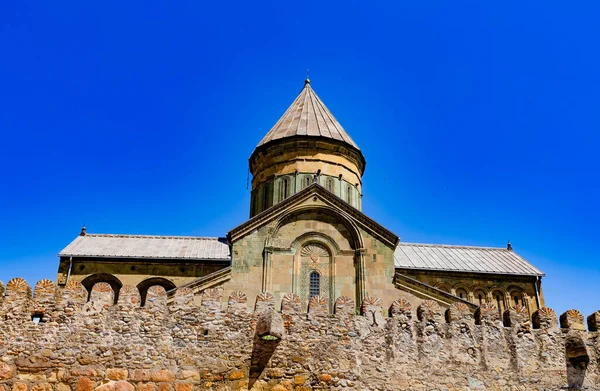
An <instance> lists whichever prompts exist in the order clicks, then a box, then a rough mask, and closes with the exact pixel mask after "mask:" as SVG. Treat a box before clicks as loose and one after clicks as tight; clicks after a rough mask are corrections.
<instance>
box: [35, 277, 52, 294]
mask: <svg viewBox="0 0 600 391" xmlns="http://www.w3.org/2000/svg"><path fill="white" fill-rule="evenodd" d="M33 293H34V296H37V295H38V294H42V293H50V294H53V295H54V294H55V293H56V285H54V281H52V280H48V279H43V280H39V281H38V282H37V284H35V288H34V289H33Z"/></svg>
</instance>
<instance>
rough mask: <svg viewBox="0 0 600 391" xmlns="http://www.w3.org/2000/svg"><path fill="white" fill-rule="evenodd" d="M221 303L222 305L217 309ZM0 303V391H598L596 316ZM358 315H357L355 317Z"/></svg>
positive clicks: (99, 287)
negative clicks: (585, 390) (501, 315)
mask: <svg viewBox="0 0 600 391" xmlns="http://www.w3.org/2000/svg"><path fill="white" fill-rule="evenodd" d="M224 294H225V295H227V296H228V300H227V301H226V302H227V305H226V306H222V305H221V297H222V296H223V295H224ZM0 298H1V302H0V319H1V321H0V352H1V357H2V360H1V361H0V389H2V391H9V390H10V391H28V390H30V391H69V390H73V391H92V390H97V391H134V390H138V391H192V390H246V389H255V390H279V391H282V390H330V389H335V390H338V389H339V390H486V389H488V390H558V389H561V388H566V387H572V388H570V389H581V388H582V387H585V389H588V390H598V389H600V386H599V384H600V366H599V362H598V360H599V359H600V342H599V341H598V338H599V334H598V331H597V330H598V327H599V326H600V312H596V313H594V314H592V315H590V316H589V317H588V318H587V322H588V329H589V330H590V331H587V330H586V326H585V322H584V317H583V315H582V314H581V313H579V312H578V311H576V310H569V311H567V312H566V313H565V314H563V315H561V317H560V328H559V327H558V324H557V317H556V314H555V313H554V311H553V310H551V309H547V308H542V309H540V310H538V311H537V312H535V313H534V315H533V319H532V320H531V321H530V319H529V317H528V316H527V314H526V311H525V310H524V308H523V307H521V306H516V307H513V308H511V309H509V310H508V311H506V312H505V313H504V316H503V318H504V319H499V317H498V311H497V310H496V308H495V307H494V306H493V305H491V304H484V305H482V306H481V307H480V308H478V310H477V311H476V313H475V314H474V315H475V316H473V315H472V314H471V312H470V310H469V308H468V307H467V306H466V305H465V304H463V303H456V304H453V305H451V306H450V308H449V309H448V310H447V311H442V310H441V309H440V307H439V306H438V304H437V303H435V302H433V301H424V302H422V303H421V304H420V305H419V306H418V308H412V306H411V304H410V302H408V301H406V300H396V301H394V302H393V303H392V305H391V306H390V308H382V307H381V301H380V300H379V299H377V298H372V297H368V298H366V299H365V300H364V302H363V303H360V304H361V305H360V306H358V307H357V305H356V303H355V302H354V300H353V299H351V298H348V297H339V298H337V300H336V301H335V313H334V314H333V315H329V314H328V309H327V304H326V302H324V301H323V300H322V299H321V298H319V297H315V298H313V299H311V301H310V303H309V307H308V313H301V312H300V311H301V305H300V299H299V297H298V296H296V295H294V294H287V295H283V296H282V299H281V301H280V302H277V303H276V302H275V301H274V299H273V295H271V294H270V293H261V294H259V295H258V296H257V297H255V298H254V297H253V298H247V297H246V295H245V294H244V293H242V292H239V291H235V292H223V291H222V290H220V289H207V290H205V291H204V292H203V293H202V297H201V304H200V305H196V304H195V303H194V297H193V294H192V292H191V291H190V290H189V289H187V288H181V289H179V290H178V291H177V293H176V296H175V298H174V301H173V303H172V304H169V305H167V300H166V293H165V291H164V289H163V288H162V287H159V286H155V287H152V288H150V289H149V290H148V293H147V298H146V302H145V306H144V307H140V295H139V292H138V291H137V289H136V288H135V287H133V286H127V285H125V286H123V288H121V290H120V292H119V298H118V302H117V304H113V302H114V293H113V291H112V289H111V287H110V286H109V285H108V284H107V283H103V282H101V283H97V284H96V285H94V287H93V289H92V292H91V295H90V300H89V301H87V302H86V300H87V292H86V290H85V289H84V288H83V286H81V284H79V283H77V282H70V283H69V284H68V285H67V286H66V287H65V288H64V290H63V289H60V290H59V289H57V288H56V287H55V285H54V283H53V282H52V281H49V280H42V281H40V282H38V283H37V284H36V286H35V289H34V292H33V297H32V291H31V288H30V287H29V285H28V284H27V283H26V282H25V281H24V280H22V279H13V280H11V281H9V283H8V284H7V286H6V293H5V295H4V296H3V297H0ZM357 313H358V314H357Z"/></svg>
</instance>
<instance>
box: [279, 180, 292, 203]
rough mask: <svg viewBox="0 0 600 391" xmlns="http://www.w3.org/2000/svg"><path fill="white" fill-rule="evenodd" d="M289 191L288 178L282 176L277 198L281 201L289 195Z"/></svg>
mask: <svg viewBox="0 0 600 391" xmlns="http://www.w3.org/2000/svg"><path fill="white" fill-rule="evenodd" d="M289 191H290V180H289V179H288V178H283V179H282V180H281V182H279V200H280V201H283V200H285V199H286V198H288V196H289V194H290V193H289Z"/></svg>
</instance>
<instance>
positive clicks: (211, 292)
mask: <svg viewBox="0 0 600 391" xmlns="http://www.w3.org/2000/svg"><path fill="white" fill-rule="evenodd" d="M221 292H222V291H221V289H219V288H208V289H205V290H204V292H202V301H204V300H207V301H221Z"/></svg>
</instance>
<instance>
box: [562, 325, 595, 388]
mask: <svg viewBox="0 0 600 391" xmlns="http://www.w3.org/2000/svg"><path fill="white" fill-rule="evenodd" d="M565 353H566V356H567V381H568V382H569V386H568V389H569V390H581V389H583V382H584V381H585V374H586V372H587V367H588V364H589V363H590V356H589V355H588V353H587V349H586V348H585V343H584V342H583V340H582V339H581V336H580V335H579V334H578V333H577V332H573V331H571V332H569V334H567V337H566V339H565Z"/></svg>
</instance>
